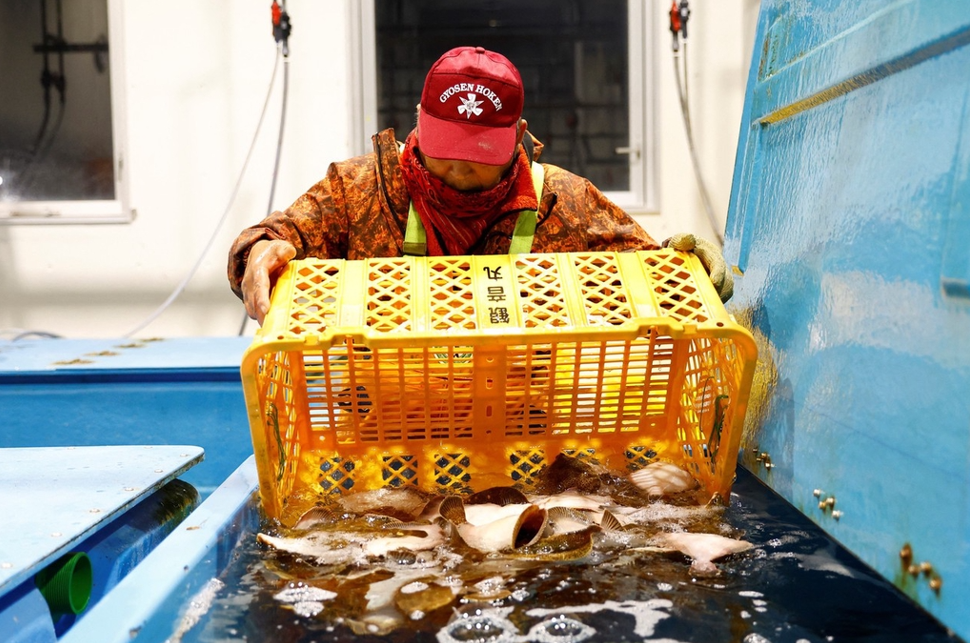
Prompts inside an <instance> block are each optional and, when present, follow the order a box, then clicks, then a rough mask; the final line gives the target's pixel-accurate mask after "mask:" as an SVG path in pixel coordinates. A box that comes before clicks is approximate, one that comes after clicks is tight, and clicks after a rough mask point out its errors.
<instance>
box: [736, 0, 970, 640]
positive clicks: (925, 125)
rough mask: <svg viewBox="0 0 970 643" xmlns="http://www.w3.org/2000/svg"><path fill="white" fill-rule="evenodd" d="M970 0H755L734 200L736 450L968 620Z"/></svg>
mask: <svg viewBox="0 0 970 643" xmlns="http://www.w3.org/2000/svg"><path fill="white" fill-rule="evenodd" d="M968 43H970V3H968V2H966V1H965V0H904V1H898V2H885V1H884V0H858V1H855V2H841V1H839V0H813V1H810V2H809V1H795V0H764V1H763V2H762V6H761V13H760V16H759V22H758V29H757V36H756V42H755V47H754V54H753V57H752V64H751V71H750V76H749V79H748V85H747V93H746V97H745V105H744V112H743V118H742V123H741V132H740V140H739V143H738V154H737V162H736V166H735V174H734V183H733V190H732V196H731V203H730V211H729V216H728V224H727V229H726V240H725V257H726V259H727V260H728V262H729V263H730V264H733V266H734V270H735V278H736V291H735V296H734V299H733V300H732V301H731V302H730V305H729V309H730V311H731V312H732V313H733V314H734V315H735V316H736V318H737V319H738V320H739V321H741V322H742V323H743V324H744V325H745V326H747V327H748V328H750V329H751V330H752V331H753V332H754V334H755V335H756V337H757V339H758V341H759V361H760V364H759V370H758V374H757V375H756V382H755V386H754V392H753V395H752V403H751V405H750V406H749V411H748V417H747V423H746V429H745V433H744V437H743V450H742V454H741V462H742V463H743V464H744V465H745V466H746V467H747V468H749V469H750V470H751V471H753V472H755V473H756V474H757V475H758V476H759V477H760V478H761V479H762V480H763V481H764V482H766V483H767V484H768V485H770V486H771V487H772V488H773V489H774V490H775V491H777V492H778V493H779V494H781V495H782V496H783V497H784V498H786V499H787V500H788V501H789V502H790V503H791V504H792V505H794V506H795V507H797V508H798V509H800V510H801V511H802V512H803V513H804V514H805V515H806V516H808V517H809V518H810V519H811V520H813V521H814V522H815V523H817V524H818V525H819V526H820V527H822V528H823V529H824V530H825V531H827V532H828V533H829V534H830V535H831V536H832V537H833V538H835V539H836V540H837V541H838V542H840V543H841V544H843V545H845V546H846V547H847V548H848V549H850V550H851V551H852V552H854V553H855V554H856V555H857V556H859V557H860V558H861V559H862V560H864V561H865V562H866V563H868V564H869V565H870V566H871V567H872V568H874V569H875V570H877V571H878V572H879V573H880V574H881V575H882V576H883V577H885V578H886V579H888V580H890V581H892V582H893V583H894V584H895V585H896V586H897V587H899V588H900V589H901V590H903V591H904V592H905V593H906V594H908V595H909V596H910V597H912V598H913V599H914V600H915V601H917V602H918V603H919V604H920V605H922V606H923V607H924V608H925V609H926V610H927V611H929V612H930V613H931V614H933V615H934V616H936V617H937V618H938V619H939V620H940V621H942V622H943V623H944V624H946V625H947V626H948V627H949V628H951V629H952V630H953V631H955V632H956V633H958V634H959V635H961V636H963V637H967V636H970V547H968V544H970V522H968V516H970V502H968V493H970V466H968V462H970V444H968V443H970V116H968V114H970V47H968V46H967V45H968Z"/></svg>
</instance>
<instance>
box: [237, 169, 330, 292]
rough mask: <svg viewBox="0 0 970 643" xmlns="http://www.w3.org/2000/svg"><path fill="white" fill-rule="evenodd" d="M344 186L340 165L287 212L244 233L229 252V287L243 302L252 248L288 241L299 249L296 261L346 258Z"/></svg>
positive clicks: (274, 215)
mask: <svg viewBox="0 0 970 643" xmlns="http://www.w3.org/2000/svg"><path fill="white" fill-rule="evenodd" d="M343 203H345V198H344V184H343V181H342V179H341V176H340V171H339V169H338V167H337V164H331V165H330V168H329V169H328V171H327V176H326V177H325V178H324V179H323V180H321V181H320V182H318V183H317V184H316V185H314V186H313V187H311V188H310V189H309V190H307V191H306V193H304V194H303V195H302V196H300V198H298V199H297V200H296V201H295V202H294V203H293V205H291V206H290V207H288V208H287V209H286V210H285V211H282V212H280V211H278V210H277V211H275V212H273V213H272V214H270V215H269V216H268V217H266V218H265V219H263V220H262V221H260V222H259V223H257V224H256V225H254V226H250V227H249V228H246V229H245V230H243V231H242V232H241V233H240V234H239V236H238V237H236V240H235V241H234V242H233V244H232V247H231V248H230V250H229V266H228V278H229V286H230V287H231V288H232V291H233V292H234V293H236V296H237V297H240V298H242V290H241V288H240V284H241V283H242V278H243V275H244V274H245V272H246V261H247V260H248V259H249V252H250V250H252V247H253V244H255V243H256V242H257V241H260V240H262V239H270V240H272V239H279V240H283V241H288V242H289V243H290V244H292V245H293V247H294V248H296V258H297V259H305V258H306V257H317V258H321V259H330V258H338V257H343V256H344V255H345V252H346V239H347V217H346V214H345V212H344V210H345V208H343V207H342V206H341V204H343Z"/></svg>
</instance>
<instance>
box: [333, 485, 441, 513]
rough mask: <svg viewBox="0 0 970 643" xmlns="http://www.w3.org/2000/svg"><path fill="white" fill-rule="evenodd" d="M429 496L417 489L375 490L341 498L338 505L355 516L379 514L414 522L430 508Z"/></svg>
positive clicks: (408, 487) (350, 494)
mask: <svg viewBox="0 0 970 643" xmlns="http://www.w3.org/2000/svg"><path fill="white" fill-rule="evenodd" d="M430 499H431V498H430V497H429V494H427V493H425V492H423V491H421V490H420V489H418V488H416V487H410V486H407V487H400V488H393V489H388V488H384V489H373V490H371V491H358V492H356V493H349V494H346V495H342V496H339V498H338V500H337V503H338V504H339V505H340V507H341V508H342V509H343V510H344V511H348V512H350V513H353V514H358V515H360V514H377V515H382V516H391V517H394V518H398V519H399V520H404V521H408V520H412V519H413V518H414V516H416V515H417V514H418V513H420V512H421V511H422V510H423V509H424V508H426V507H427V506H428V502H429V500H430Z"/></svg>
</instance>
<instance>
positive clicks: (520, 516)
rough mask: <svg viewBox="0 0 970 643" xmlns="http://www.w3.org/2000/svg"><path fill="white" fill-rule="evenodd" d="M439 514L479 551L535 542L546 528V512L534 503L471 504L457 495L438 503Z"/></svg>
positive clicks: (469, 544)
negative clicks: (439, 504)
mask: <svg viewBox="0 0 970 643" xmlns="http://www.w3.org/2000/svg"><path fill="white" fill-rule="evenodd" d="M440 512H441V516H442V517H443V518H445V519H446V520H448V522H450V523H451V524H453V525H454V526H455V528H456V529H457V531H458V535H459V537H460V538H461V539H462V541H463V542H464V543H465V544H466V545H468V546H469V547H472V548H473V549H477V550H478V551H483V552H500V551H507V550H511V549H518V548H521V547H525V546H528V545H531V544H532V543H534V542H536V540H538V539H539V537H540V536H541V535H542V532H543V531H545V528H546V522H547V521H548V512H547V511H546V510H545V509H542V508H540V507H537V506H536V505H534V504H515V505H505V506H500V505H470V506H467V507H466V506H465V504H464V502H463V501H462V499H461V498H459V497H458V496H451V497H449V498H446V499H445V500H444V502H442V503H441V508H440Z"/></svg>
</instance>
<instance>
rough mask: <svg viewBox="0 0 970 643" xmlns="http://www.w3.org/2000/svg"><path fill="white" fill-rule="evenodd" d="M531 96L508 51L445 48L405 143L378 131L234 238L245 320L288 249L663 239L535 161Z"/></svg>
mask: <svg viewBox="0 0 970 643" xmlns="http://www.w3.org/2000/svg"><path fill="white" fill-rule="evenodd" d="M524 99H525V92H524V88H523V86H522V78H521V76H520V75H519V72H518V70H517V69H516V68H515V66H514V65H513V64H512V63H511V62H510V61H509V60H508V59H507V58H506V57H505V56H502V55H501V54H498V53H495V52H492V51H487V50H485V49H483V48H481V47H458V48H455V49H452V50H450V51H448V52H446V53H445V54H444V55H442V56H441V58H439V59H438V60H437V62H435V63H434V65H433V66H432V67H431V69H430V71H429V72H428V74H427V77H426V78H425V82H424V88H423V91H422V94H421V102H420V104H419V105H418V107H417V126H416V127H415V128H414V130H413V131H412V132H411V133H409V134H408V136H407V137H406V138H405V140H404V142H403V143H400V142H398V141H397V140H396V137H395V133H394V130H393V129H386V130H384V131H382V132H379V133H378V134H376V135H375V136H374V137H373V142H374V151H373V152H372V153H371V154H367V155H364V156H359V157H356V158H352V159H349V160H347V161H343V162H340V163H332V164H331V165H330V167H329V169H328V171H327V175H326V177H325V178H323V179H322V180H321V181H320V182H318V183H317V184H316V185H314V186H313V187H311V188H310V189H309V190H308V191H307V192H306V193H305V194H303V195H302V196H301V197H299V198H298V199H297V200H296V202H295V203H293V205H291V206H290V207H289V208H287V209H286V210H285V211H283V212H279V211H277V212H273V213H272V214H270V215H269V216H268V217H267V218H266V219H264V220H263V221H261V222H260V223H258V224H256V225H254V226H252V227H250V228H247V229H245V230H243V232H242V233H241V234H240V235H239V236H238V237H237V238H236V240H235V242H234V243H233V245H232V248H231V250H230V254H229V269H228V275H229V281H230V284H231V287H232V290H233V292H235V293H236V295H237V296H239V297H240V298H241V299H242V300H243V302H244V303H245V304H246V311H247V313H248V314H249V316H250V317H252V318H254V319H256V320H257V321H258V322H259V323H260V325H262V323H263V319H264V317H265V315H266V313H267V310H268V309H269V294H270V287H271V285H272V281H273V279H275V277H276V275H277V274H278V272H279V271H280V269H281V268H283V267H284V266H285V265H286V264H287V262H289V261H290V260H292V259H303V258H308V257H316V258H330V259H333V258H342V259H366V258H372V257H398V256H402V255H405V254H413V255H428V256H442V255H469V254H503V253H508V252H516V253H520V252H573V251H621V252H622V251H633V250H652V249H657V248H658V247H660V244H658V243H657V242H656V241H655V240H654V239H653V238H652V237H651V236H650V235H649V234H647V232H646V231H644V230H643V228H641V227H640V226H639V225H638V224H637V223H636V222H635V221H634V220H633V219H632V218H631V217H630V216H629V215H628V214H627V213H626V212H624V211H623V210H622V209H620V208H619V207H618V206H617V205H616V204H614V203H612V202H611V201H610V200H609V199H607V198H606V197H605V196H604V195H603V193H602V192H600V191H599V190H598V189H597V188H596V187H595V186H594V185H593V184H592V183H590V182H589V181H588V180H587V179H585V178H583V177H580V176H577V175H575V174H572V173H571V172H568V171H567V170H564V169H562V168H559V167H556V166H554V165H549V164H544V163H539V157H540V155H541V153H542V144H541V143H540V142H539V141H538V140H536V139H535V138H534V137H533V136H532V135H531V133H529V132H528V130H527V122H526V121H525V119H523V118H522V109H523V104H524ZM695 241H696V244H697V247H696V250H695V252H696V253H697V255H698V257H700V258H701V261H702V263H704V264H705V268H706V269H707V270H708V272H709V273H710V274H711V275H712V281H713V282H715V286H716V287H717V288H718V290H719V294H720V295H721V297H722V299H724V300H725V301H726V298H727V297H729V296H730V293H731V290H732V285H731V281H732V280H731V276H730V273H728V272H727V271H726V270H725V269H724V262H723V259H722V258H721V254H720V251H719V250H717V248H716V246H714V245H713V244H711V243H709V242H705V241H703V240H695V239H694V237H693V236H692V235H684V234H682V235H676V236H675V237H672V238H671V239H668V241H667V242H665V243H672V244H673V245H674V246H675V247H677V249H681V250H692V249H694V244H695Z"/></svg>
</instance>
